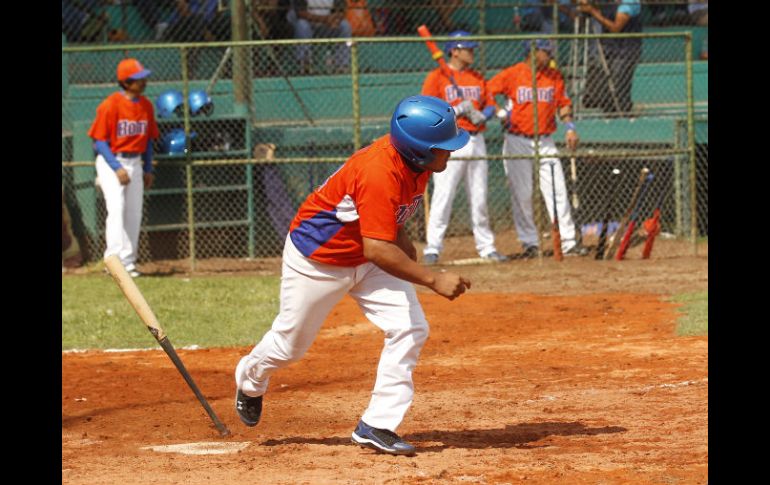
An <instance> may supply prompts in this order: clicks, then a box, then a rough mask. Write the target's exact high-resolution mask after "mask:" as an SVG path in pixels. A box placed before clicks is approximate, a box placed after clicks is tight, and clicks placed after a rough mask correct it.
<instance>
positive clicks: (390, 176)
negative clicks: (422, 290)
mask: <svg viewBox="0 0 770 485" xmlns="http://www.w3.org/2000/svg"><path fill="white" fill-rule="evenodd" d="M468 138H469V135H468V133H467V132H465V130H462V129H459V128H458V127H457V122H456V119H455V113H454V111H453V110H452V108H451V106H449V104H448V103H446V102H444V101H442V100H440V99H437V98H433V97H429V96H411V97H408V98H406V99H404V100H402V101H401V102H400V103H399V104H398V106H397V107H396V110H395V112H394V113H393V116H392V118H391V122H390V134H389V135H385V136H382V137H381V138H379V139H377V140H375V141H374V142H373V143H372V144H371V145H369V146H367V147H365V148H362V149H361V150H359V151H357V152H356V153H355V154H353V156H351V157H350V158H349V159H348V161H347V162H345V164H343V165H342V166H341V167H340V168H339V169H338V170H337V171H336V172H335V173H334V174H332V175H331V176H330V177H329V178H328V179H327V180H326V182H324V184H323V185H321V186H320V187H319V188H317V189H316V190H315V191H314V192H313V193H311V194H310V195H309V196H308V197H307V199H305V201H304V202H303V204H302V205H301V206H300V208H299V211H298V212H297V215H296V216H295V218H294V220H293V221H292V223H291V226H290V228H289V234H288V237H287V239H286V244H285V246H284V251H283V268H282V275H281V303H280V311H279V313H278V316H277V317H276V318H275V320H274V321H273V325H272V328H271V329H270V330H269V331H268V332H267V333H266V334H265V335H264V336H263V338H262V340H261V341H260V342H259V343H258V344H257V345H256V346H255V347H254V349H253V350H252V351H251V352H250V353H249V354H248V355H246V356H244V357H243V358H242V359H241V360H240V362H239V363H238V365H237V367H236V369H235V383H236V389H237V390H236V397H235V407H236V410H237V412H238V415H239V416H240V419H241V420H242V421H243V422H244V424H246V425H247V426H256V425H257V423H258V422H259V420H260V417H261V414H262V398H263V395H264V394H265V392H266V391H267V388H268V383H269V380H270V376H271V375H272V374H273V372H275V371H276V370H278V369H280V368H282V367H285V366H287V365H288V364H290V363H291V362H294V361H297V360H299V359H300V358H302V356H303V355H304V354H305V352H306V351H307V350H308V348H309V347H310V345H311V344H312V343H313V340H314V339H315V337H316V334H317V333H318V331H319V329H320V327H321V324H322V323H323V321H324V319H325V318H326V316H327V315H328V314H329V312H330V311H331V309H332V308H333V307H334V305H336V304H337V302H338V301H340V299H342V297H343V296H345V295H346V294H349V295H350V296H351V297H353V299H355V300H356V302H357V303H358V305H359V306H360V307H361V310H362V311H363V312H364V315H366V317H367V318H368V319H369V320H370V321H371V322H372V323H374V324H375V325H376V326H377V327H379V328H380V329H381V330H382V331H383V333H384V334H385V346H384V348H383V350H382V354H381V356H380V363H379V367H378V369H377V379H376V381H375V384H374V390H373V391H372V398H371V401H370V402H369V406H368V408H367V409H366V410H365V411H364V413H363V416H362V417H361V420H360V421H359V422H358V426H356V429H355V431H354V432H353V434H352V441H353V442H354V443H357V444H359V445H361V446H366V447H369V448H373V449H375V450H377V451H379V452H384V453H389V454H393V455H411V454H413V453H414V451H415V448H414V446H412V445H411V444H409V443H407V442H405V441H404V440H403V439H401V437H399V436H398V435H397V434H396V429H397V428H398V426H399V424H400V423H401V421H402V420H403V418H404V415H405V414H406V412H407V409H409V406H410V405H411V403H412V396H413V394H414V388H413V385H412V369H414V366H415V365H416V364H417V358H418V356H419V353H420V350H421V349H422V346H423V344H424V343H425V340H426V339H427V338H428V322H427V321H426V320H425V315H424V314H423V311H422V307H421V306H420V302H419V301H418V300H417V294H416V292H415V289H414V286H412V285H411V284H410V283H415V284H420V285H423V286H426V287H428V288H430V289H432V290H433V291H435V292H436V293H438V294H439V295H441V296H443V297H445V298H447V299H449V300H453V299H455V298H457V297H458V296H460V295H461V294H462V293H464V292H465V290H466V288H470V285H471V283H470V281H469V280H468V279H466V278H464V277H462V276H460V275H458V274H455V273H452V272H440V273H435V272H433V271H431V270H430V269H428V268H427V267H425V266H421V265H419V264H417V263H416V260H417V251H416V249H415V247H414V245H413V244H412V242H411V241H410V240H409V238H408V236H407V235H406V232H405V230H404V224H405V223H406V221H407V219H408V218H409V217H410V216H411V215H412V214H414V212H415V211H416V210H417V208H418V206H419V205H420V203H421V202H422V198H423V193H424V191H425V186H426V184H427V182H428V177H429V176H430V174H431V173H434V172H441V171H443V170H445V169H446V166H447V160H448V158H449V154H450V152H452V151H454V150H458V149H460V148H462V147H463V146H465V144H466V143H467V142H468Z"/></svg>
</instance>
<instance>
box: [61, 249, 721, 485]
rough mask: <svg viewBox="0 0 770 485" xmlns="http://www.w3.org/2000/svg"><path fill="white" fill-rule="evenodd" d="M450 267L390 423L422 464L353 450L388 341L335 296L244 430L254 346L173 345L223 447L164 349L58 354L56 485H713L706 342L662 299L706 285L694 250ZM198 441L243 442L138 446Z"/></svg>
mask: <svg viewBox="0 0 770 485" xmlns="http://www.w3.org/2000/svg"><path fill="white" fill-rule="evenodd" d="M446 268H447V269H450V267H449V266H447V267H446ZM452 270H458V271H460V272H463V273H465V274H469V275H470V276H471V278H472V279H473V281H474V282H475V283H476V284H475V285H474V287H473V288H472V290H471V291H470V292H469V293H468V294H466V295H464V296H463V297H461V298H459V299H458V300H456V301H454V302H448V301H446V300H443V299H441V298H440V297H437V296H435V295H433V294H431V293H428V292H421V293H420V300H421V301H422V302H423V305H424V309H425V313H426V315H427V317H428V321H429V322H430V324H431V335H430V338H429V340H428V342H427V344H426V346H425V348H424V350H423V353H422V356H421V359H420V362H419V364H418V366H417V368H416V369H415V372H414V381H415V388H416V394H415V400H414V404H413V406H412V408H411V409H410V411H409V413H408V414H407V417H406V419H405V420H404V422H403V424H402V426H401V427H400V428H399V430H398V431H399V433H400V434H401V435H402V436H404V437H405V438H406V439H408V440H409V441H411V442H412V443H414V444H415V445H416V446H417V447H418V454H417V455H416V456H415V457H392V456H386V455H378V454H375V453H373V452H371V451H370V450H367V449H362V448H359V447H357V446H354V445H352V444H351V443H350V433H351V432H352V430H353V428H354V427H355V424H356V422H357V420H358V418H359V416H360V414H361V413H362V412H363V410H364V409H365V407H366V405H367V404H368V400H369V393H370V391H371V387H372V385H373V382H374V377H375V372H376V365H377V360H378V358H379V352H380V349H381V346H382V335H381V334H380V333H379V331H378V330H377V329H376V327H374V326H373V325H371V324H369V323H368V322H367V321H366V320H365V318H364V317H363V315H362V314H361V312H360V310H359V309H358V308H357V306H356V305H355V304H354V302H353V301H352V300H350V299H349V298H346V299H345V300H343V301H342V302H341V303H340V304H339V305H338V306H337V307H336V308H335V310H334V311H333V312H332V315H330V317H329V318H328V319H327V321H326V323H325V325H324V327H323V329H322V331H321V333H320V334H319V337H318V339H317V340H316V342H315V344H314V345H313V347H312V348H311V349H310V351H309V352H308V354H307V356H306V357H305V358H304V359H303V360H301V361H300V362H298V363H296V364H294V365H292V366H290V367H289V368H287V369H285V370H282V371H280V372H278V373H277V374H276V375H275V376H274V377H273V379H272V380H271V388H270V391H269V392H268V394H267V395H266V398H265V407H264V414H263V420H262V422H261V423H260V424H259V426H257V427H256V428H247V427H245V426H243V425H242V424H241V423H240V421H239V420H238V417H237V416H236V414H235V410H234V409H233V395H234V388H235V385H234V380H233V369H234V366H235V364H236V362H237V360H238V359H239V358H240V356H241V355H243V354H244V353H246V352H248V351H249V350H250V349H249V348H216V349H205V350H196V351H187V350H179V355H180V356H181V358H182V360H183V361H184V362H185V365H186V366H187V368H188V369H189V370H190V372H191V374H192V375H193V377H194V379H195V380H196V382H197V384H198V385H199V387H200V388H201V389H202V390H203V392H204V394H205V395H206V396H207V398H208V400H209V402H210V403H211V405H212V407H213V408H214V410H215V411H216V412H217V414H218V415H219V417H220V418H221V419H222V420H223V421H224V422H225V423H226V424H227V425H228V427H229V428H230V430H231V431H232V436H230V437H229V438H226V439H220V438H218V435H217V433H216V430H215V429H214V427H213V425H212V424H211V422H210V420H209V419H208V417H207V416H206V414H205V412H204V411H203V408H202V407H201V406H200V404H199V403H198V402H197V400H196V399H195V397H194V396H193V394H192V392H191V391H190V390H189V388H187V386H186V384H185V383H184V381H183V380H182V378H181V376H180V375H179V374H178V373H177V371H176V369H175V368H174V367H173V364H172V363H171V362H170V360H169V359H168V357H167V356H166V355H165V354H164V353H163V352H162V351H160V350H157V351H155V350H153V351H142V352H124V353H110V352H85V353H65V354H62V383H63V384H62V477H63V483H67V484H105V483H114V484H120V485H129V484H155V483H158V484H227V485H234V484H242V483H243V484H257V483H259V484H268V483H276V484H295V483H307V484H319V483H343V484H344V483H351V484H353V483H355V484H359V483H360V484H369V483H393V484H400V483H406V484H411V483H426V484H427V483H537V484H553V483H569V484H575V483H586V484H589V483H590V484H599V483H602V484H615V483H651V484H685V483H686V484H693V483H695V484H700V483H706V481H707V476H708V337H706V336H701V337H679V336H676V335H675V333H674V328H675V321H676V319H677V318H678V316H679V314H678V312H677V306H676V305H675V304H673V303H670V302H668V301H667V296H666V295H667V294H671V293H674V292H681V291H703V290H706V288H707V283H708V278H707V274H708V264H707V261H706V260H705V258H703V257H699V258H679V259H671V260H661V261H657V262H655V261H627V262H622V263H618V262H595V261H593V260H589V259H587V258H581V259H569V260H565V261H564V262H563V263H561V264H558V263H555V262H553V261H550V260H548V261H543V262H538V261H516V262H513V263H506V264H505V265H477V266H467V267H452ZM171 339H172V341H173V336H171ZM208 442H218V443H228V444H230V445H233V446H238V447H240V450H239V451H236V452H231V453H226V454H184V453H179V452H174V453H168V452H160V451H153V450H152V449H150V447H157V446H162V445H182V444H190V443H208ZM211 446H212V445H201V444H199V445H198V447H199V448H204V450H205V449H210V448H211ZM209 453H211V451H209Z"/></svg>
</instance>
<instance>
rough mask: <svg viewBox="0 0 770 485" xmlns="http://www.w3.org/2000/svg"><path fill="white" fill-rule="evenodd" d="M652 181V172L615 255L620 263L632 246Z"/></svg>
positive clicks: (644, 185)
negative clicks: (645, 196) (632, 239)
mask: <svg viewBox="0 0 770 485" xmlns="http://www.w3.org/2000/svg"><path fill="white" fill-rule="evenodd" d="M652 179H653V174H652V172H650V173H649V174H648V175H647V178H646V179H645V181H644V184H643V185H642V191H641V192H640V193H639V198H638V199H637V200H636V205H635V206H634V210H633V212H632V213H631V219H630V220H629V221H628V227H627V228H626V232H625V234H623V239H622V240H621V241H620V246H618V251H617V253H616V254H615V259H617V260H618V261H620V260H622V259H623V258H624V257H625V256H626V251H627V250H628V246H629V245H630V244H631V237H632V236H633V235H634V228H635V227H636V221H637V219H638V217H639V212H640V209H641V206H642V202H643V201H644V195H645V194H646V193H647V189H648V188H649V187H650V185H651V184H652Z"/></svg>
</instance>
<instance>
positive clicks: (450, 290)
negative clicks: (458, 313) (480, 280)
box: [431, 272, 471, 300]
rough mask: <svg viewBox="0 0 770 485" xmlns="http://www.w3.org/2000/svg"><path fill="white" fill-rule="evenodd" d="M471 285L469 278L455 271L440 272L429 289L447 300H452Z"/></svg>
mask: <svg viewBox="0 0 770 485" xmlns="http://www.w3.org/2000/svg"><path fill="white" fill-rule="evenodd" d="M470 287H471V282H470V280H469V279H467V278H464V277H462V276H460V275H459V274H456V273H448V272H441V273H438V275H436V281H435V282H434V283H433V286H432V287H431V289H432V290H433V291H435V292H436V293H438V294H439V295H441V296H443V297H444V298H447V299H449V300H454V299H455V298H457V297H458V296H460V295H462V294H463V293H465V290H466V289H469V288H470Z"/></svg>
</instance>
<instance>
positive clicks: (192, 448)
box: [142, 441, 250, 455]
mask: <svg viewBox="0 0 770 485" xmlns="http://www.w3.org/2000/svg"><path fill="white" fill-rule="evenodd" d="M249 443H250V441H242V442H237V441H226V442H225V441H207V442H201V443H181V444H178V445H159V446H143V447H142V449H143V450H152V451H157V452H159V453H181V454H183V455H226V454H228V453H237V452H239V451H241V450H242V449H244V448H246V447H247V446H249Z"/></svg>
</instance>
